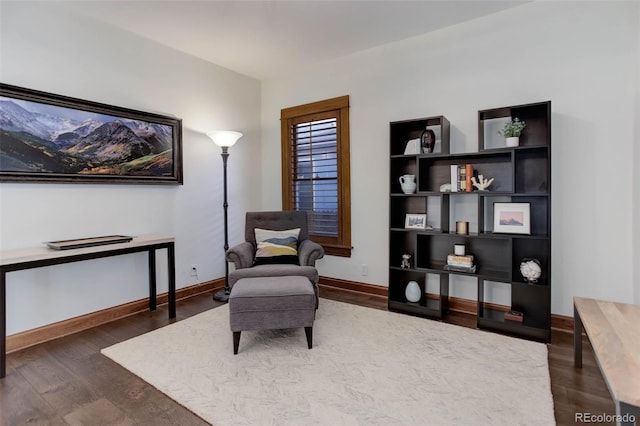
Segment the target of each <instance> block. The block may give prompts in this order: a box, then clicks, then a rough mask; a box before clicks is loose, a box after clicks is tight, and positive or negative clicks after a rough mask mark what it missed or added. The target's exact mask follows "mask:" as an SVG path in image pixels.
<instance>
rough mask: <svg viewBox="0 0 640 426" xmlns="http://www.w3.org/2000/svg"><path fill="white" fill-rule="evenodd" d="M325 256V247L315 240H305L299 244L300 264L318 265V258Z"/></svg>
mask: <svg viewBox="0 0 640 426" xmlns="http://www.w3.org/2000/svg"><path fill="white" fill-rule="evenodd" d="M323 257H324V249H323V248H322V246H321V245H320V244H318V243H316V242H315V241H311V240H303V241H301V242H300V245H299V246H298V259H300V266H316V260H318V259H322V258H323Z"/></svg>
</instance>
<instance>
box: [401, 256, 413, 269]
mask: <svg viewBox="0 0 640 426" xmlns="http://www.w3.org/2000/svg"><path fill="white" fill-rule="evenodd" d="M410 260H411V255H410V254H409V253H404V254H403V255H402V263H401V264H400V267H401V268H402V269H409V268H411V262H410Z"/></svg>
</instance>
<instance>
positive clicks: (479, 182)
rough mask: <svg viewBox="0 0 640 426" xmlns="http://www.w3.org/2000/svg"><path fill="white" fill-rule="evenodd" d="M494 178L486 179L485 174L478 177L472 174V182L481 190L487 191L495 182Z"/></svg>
mask: <svg viewBox="0 0 640 426" xmlns="http://www.w3.org/2000/svg"><path fill="white" fill-rule="evenodd" d="M493 179H494V178H491V179H486V178H485V177H484V176H483V175H478V179H476V177H475V176H471V183H472V184H473V186H475V187H476V188H478V190H480V191H486V190H487V188H488V187H489V185H491V184H492V183H493Z"/></svg>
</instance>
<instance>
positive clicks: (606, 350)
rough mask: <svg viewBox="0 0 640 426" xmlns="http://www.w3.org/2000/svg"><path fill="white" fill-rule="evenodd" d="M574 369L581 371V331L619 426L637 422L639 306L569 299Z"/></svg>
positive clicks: (639, 403) (639, 405)
mask: <svg viewBox="0 0 640 426" xmlns="http://www.w3.org/2000/svg"><path fill="white" fill-rule="evenodd" d="M573 313H574V316H573V318H574V330H573V333H574V365H575V366H576V367H578V368H581V367H582V330H583V328H584V331H585V332H586V334H587V337H588V338H589V341H590V342H591V346H592V347H593V353H594V354H595V358H596V361H597V363H598V366H599V367H600V371H601V372H602V376H603V377H604V380H605V382H606V383H607V387H608V388H609V392H610V393H611V397H612V398H613V400H614V401H615V403H616V416H615V419H612V420H615V421H616V422H617V424H619V425H634V424H637V422H638V419H640V306H638V305H630V304H626V303H616V302H606V301H603V300H596V299H588V298H584V297H574V298H573Z"/></svg>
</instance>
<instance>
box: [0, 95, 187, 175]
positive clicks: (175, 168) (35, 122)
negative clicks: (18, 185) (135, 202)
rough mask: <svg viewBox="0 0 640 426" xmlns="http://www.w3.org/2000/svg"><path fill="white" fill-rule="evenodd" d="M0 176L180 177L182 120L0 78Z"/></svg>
mask: <svg viewBox="0 0 640 426" xmlns="http://www.w3.org/2000/svg"><path fill="white" fill-rule="evenodd" d="M0 181H3V182H9V181H11V182H34V181H35V182H38V181H39V182H85V183H89V182H97V183H153V184H182V121H181V120H180V119H177V118H173V117H168V116H163V115H158V114H152V113H146V112H141V111H136V110H132V109H128V108H121V107H116V106H110V105H105V104H101V103H97V102H91V101H86V100H81V99H76V98H70V97H66V96H61V95H55V94H51V93H46V92H40V91H35V90H30V89H25V88H22V87H17V86H11V85H8V84H0Z"/></svg>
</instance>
